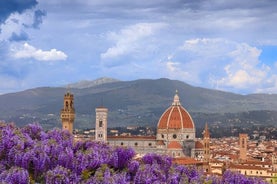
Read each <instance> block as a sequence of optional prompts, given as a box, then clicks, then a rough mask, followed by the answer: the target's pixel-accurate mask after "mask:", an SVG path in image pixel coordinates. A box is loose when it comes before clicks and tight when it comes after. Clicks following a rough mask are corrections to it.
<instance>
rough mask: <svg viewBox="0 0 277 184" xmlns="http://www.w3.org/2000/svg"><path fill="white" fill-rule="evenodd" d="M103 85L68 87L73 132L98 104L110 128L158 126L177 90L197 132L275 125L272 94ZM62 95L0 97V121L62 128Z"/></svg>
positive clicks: (87, 123) (89, 122)
mask: <svg viewBox="0 0 277 184" xmlns="http://www.w3.org/2000/svg"><path fill="white" fill-rule="evenodd" d="M101 81H102V82H99V83H97V82H95V81H86V83H85V84H84V83H82V85H77V84H74V85H73V84H69V86H71V89H70V91H71V92H72V93H73V94H74V97H75V99H74V100H75V110H76V121H75V125H74V126H75V127H76V128H92V127H94V121H95V108H96V107H98V106H102V105H103V106H105V107H107V108H108V109H109V120H108V122H109V127H116V126H126V125H135V126H156V125H157V122H158V119H159V117H160V116H161V114H162V113H163V112H164V110H165V109H166V108H167V107H169V106H170V105H171V103H172V100H173V96H174V94H175V91H176V90H178V93H179V96H180V101H181V103H182V105H183V106H184V107H185V108H186V109H187V110H188V111H189V112H190V113H191V115H192V117H193V119H194V121H195V124H196V126H197V127H203V124H204V123H205V122H211V121H213V122H214V121H221V122H222V121H223V123H224V121H227V119H229V120H230V118H231V119H237V118H239V119H240V120H241V121H240V122H242V123H243V122H244V121H249V122H255V123H256V124H262V123H265V122H266V123H268V124H274V123H276V121H277V117H276V116H277V111H276V109H277V95H276V94H272V95H269V94H251V95H239V94H234V93H229V92H223V91H217V90H211V89H205V88H200V87H194V86H191V85H189V84H186V83H184V82H181V81H178V80H170V79H165V78H162V79H156V80H151V79H140V80H134V81H118V80H104V79H103V78H102V79H101ZM103 81H104V82H103ZM107 81H108V82H107ZM66 91H67V89H66V87H42V88H35V89H29V90H26V91H22V92H17V93H9V94H4V95H0V104H3V105H1V106H0V120H4V121H7V122H10V121H13V122H15V123H16V124H17V125H18V126H23V125H25V124H27V123H32V122H39V123H41V124H42V126H43V127H44V128H52V127H61V123H60V120H59V113H60V109H61V108H62V105H63V95H64V93H65V92H66ZM243 112H244V113H243ZM254 112H259V113H254ZM245 113H248V114H251V116H246V115H245ZM256 114H259V117H258V118H257V117H256V116H255V115H256Z"/></svg>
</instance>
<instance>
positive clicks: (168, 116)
mask: <svg viewBox="0 0 277 184" xmlns="http://www.w3.org/2000/svg"><path fill="white" fill-rule="evenodd" d="M157 128H158V129H194V123H193V120H192V118H191V116H190V114H189V113H188V112H187V111H186V109H185V108H184V107H183V106H182V105H181V103H180V99H179V96H178V93H177V91H176V94H175V96H174V100H173V103H172V105H171V106H170V107H169V108H168V109H167V110H166V111H165V112H164V113H163V114H162V116H161V117H160V120H159V122H158V127H157Z"/></svg>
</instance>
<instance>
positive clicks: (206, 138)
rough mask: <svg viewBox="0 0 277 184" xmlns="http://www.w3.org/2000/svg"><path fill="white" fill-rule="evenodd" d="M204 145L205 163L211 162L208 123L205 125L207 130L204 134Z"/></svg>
mask: <svg viewBox="0 0 277 184" xmlns="http://www.w3.org/2000/svg"><path fill="white" fill-rule="evenodd" d="M203 143H204V161H206V162H209V160H210V132H209V129H208V124H207V123H206V125H205V130H204V132H203Z"/></svg>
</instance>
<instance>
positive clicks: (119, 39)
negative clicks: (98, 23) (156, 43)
mask: <svg viewBox="0 0 277 184" xmlns="http://www.w3.org/2000/svg"><path fill="white" fill-rule="evenodd" d="M163 27H165V24H163V23H138V24H135V25H131V26H128V27H126V28H124V29H122V30H120V31H119V32H118V33H116V32H110V33H109V34H108V35H107V37H108V39H109V40H111V41H113V42H115V45H114V46H113V47H110V48H108V49H107V50H106V52H104V53H102V54H101V58H102V59H107V58H115V57H118V56H121V55H124V54H129V53H132V52H136V50H137V49H142V48H145V47H146V46H147V45H144V44H141V43H140V42H141V41H142V42H143V41H144V39H145V38H147V37H149V36H151V35H153V34H154V33H155V32H156V31H158V30H160V29H161V28H163Z"/></svg>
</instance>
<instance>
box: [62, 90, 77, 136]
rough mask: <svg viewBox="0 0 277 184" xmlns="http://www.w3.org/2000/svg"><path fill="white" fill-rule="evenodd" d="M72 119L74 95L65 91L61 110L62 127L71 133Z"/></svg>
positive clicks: (73, 116)
mask: <svg viewBox="0 0 277 184" xmlns="http://www.w3.org/2000/svg"><path fill="white" fill-rule="evenodd" d="M74 119H75V109H74V96H73V94H71V93H69V92H67V93H66V94H65V95H64V100H63V109H62V110H61V121H62V129H63V130H68V131H69V132H70V133H71V134H72V133H73V124H74Z"/></svg>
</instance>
